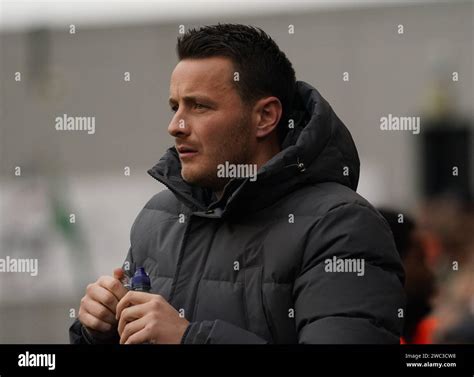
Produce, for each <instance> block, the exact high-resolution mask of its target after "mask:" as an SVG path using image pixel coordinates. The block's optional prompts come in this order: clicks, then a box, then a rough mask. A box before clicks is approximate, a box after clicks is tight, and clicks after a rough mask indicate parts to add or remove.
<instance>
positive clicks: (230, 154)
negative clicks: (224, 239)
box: [168, 57, 255, 190]
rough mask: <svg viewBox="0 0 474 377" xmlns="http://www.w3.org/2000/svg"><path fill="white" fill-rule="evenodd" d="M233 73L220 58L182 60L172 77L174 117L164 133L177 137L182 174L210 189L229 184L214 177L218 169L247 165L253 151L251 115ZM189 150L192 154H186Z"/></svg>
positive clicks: (171, 90)
mask: <svg viewBox="0 0 474 377" xmlns="http://www.w3.org/2000/svg"><path fill="white" fill-rule="evenodd" d="M234 70H235V69H234V67H233V65H232V62H231V61H230V60H229V59H227V58H224V57H212V58H204V59H185V60H182V61H180V62H179V63H178V65H177V66H176V68H175V69H174V71H173V73H172V75H171V84H170V106H171V107H172V109H173V111H174V112H175V114H174V116H173V119H172V120H171V122H170V125H169V126H168V132H169V133H170V134H171V136H173V137H174V138H175V144H176V148H177V149H178V152H179V158H180V161H181V165H182V170H181V175H182V177H183V179H184V180H185V181H187V182H189V183H192V184H196V185H199V186H203V187H210V188H212V189H214V190H220V189H222V187H223V186H224V185H225V183H226V182H227V180H224V179H222V178H218V177H217V166H218V165H219V164H224V163H225V161H228V162H229V163H233V164H239V163H248V162H249V161H250V160H251V154H252V149H254V148H253V145H254V144H253V140H255V138H254V137H253V130H252V126H251V122H250V119H251V118H250V111H249V109H247V107H246V106H245V105H244V104H243V103H242V101H241V99H240V97H239V94H238V92H237V90H236V88H235V83H234V81H233V78H234ZM187 148H189V149H190V150H192V152H189V153H186V151H187Z"/></svg>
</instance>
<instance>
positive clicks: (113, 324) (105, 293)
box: [79, 268, 128, 336]
mask: <svg viewBox="0 0 474 377" xmlns="http://www.w3.org/2000/svg"><path fill="white" fill-rule="evenodd" d="M123 274H124V272H123V270H122V269H121V268H117V269H115V270H114V277H112V276H101V277H100V278H99V279H98V280H97V281H96V282H95V283H92V284H89V285H88V286H87V288H86V294H85V296H84V297H83V298H82V299H81V306H80V308H79V321H80V322H81V323H82V324H83V325H84V326H85V328H86V329H87V331H88V332H89V333H90V334H91V335H92V336H101V335H102V336H103V335H108V334H111V333H113V331H115V329H116V328H117V320H116V318H115V310H116V308H117V304H118V302H119V301H120V299H122V297H124V296H125V295H126V293H127V292H128V291H127V289H125V288H124V287H123V285H122V283H121V282H120V280H119V279H121V278H122V277H123Z"/></svg>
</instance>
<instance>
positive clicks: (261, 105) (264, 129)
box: [254, 97, 283, 138]
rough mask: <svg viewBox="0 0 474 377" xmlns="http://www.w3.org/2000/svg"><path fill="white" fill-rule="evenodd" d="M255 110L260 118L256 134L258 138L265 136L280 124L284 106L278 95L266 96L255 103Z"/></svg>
mask: <svg viewBox="0 0 474 377" xmlns="http://www.w3.org/2000/svg"><path fill="white" fill-rule="evenodd" d="M254 111H255V114H256V115H257V119H258V121H257V126H256V136H257V138H263V137H265V136H267V135H268V134H270V133H271V132H272V131H273V130H275V129H276V127H277V126H278V122H279V121H280V119H281V116H282V113H283V107H282V105H281V102H280V100H279V99H278V98H277V97H265V98H262V99H260V100H258V101H257V102H256V103H255V105H254Z"/></svg>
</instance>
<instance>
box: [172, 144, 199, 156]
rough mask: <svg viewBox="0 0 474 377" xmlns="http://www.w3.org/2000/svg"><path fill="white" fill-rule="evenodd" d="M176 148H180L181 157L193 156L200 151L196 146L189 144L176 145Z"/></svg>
mask: <svg viewBox="0 0 474 377" xmlns="http://www.w3.org/2000/svg"><path fill="white" fill-rule="evenodd" d="M176 149H177V150H178V153H179V157H180V158H186V157H192V156H194V155H195V154H197V153H198V152H197V150H196V149H195V148H193V147H191V146H188V145H180V146H178V147H176Z"/></svg>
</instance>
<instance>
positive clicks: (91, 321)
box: [81, 311, 112, 332]
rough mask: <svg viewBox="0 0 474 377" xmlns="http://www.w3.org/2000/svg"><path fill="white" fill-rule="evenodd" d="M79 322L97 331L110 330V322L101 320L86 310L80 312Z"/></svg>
mask: <svg viewBox="0 0 474 377" xmlns="http://www.w3.org/2000/svg"><path fill="white" fill-rule="evenodd" d="M81 323H82V324H83V325H84V326H86V327H87V328H89V329H91V330H95V331H99V332H109V331H111V330H112V325H111V324H110V323H107V322H104V321H101V320H100V319H99V318H96V317H94V316H93V315H92V314H89V313H88V312H86V311H84V312H83V313H82V314H81Z"/></svg>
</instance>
